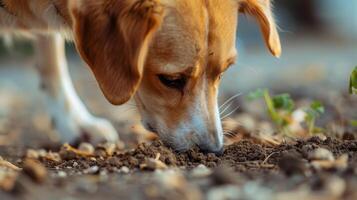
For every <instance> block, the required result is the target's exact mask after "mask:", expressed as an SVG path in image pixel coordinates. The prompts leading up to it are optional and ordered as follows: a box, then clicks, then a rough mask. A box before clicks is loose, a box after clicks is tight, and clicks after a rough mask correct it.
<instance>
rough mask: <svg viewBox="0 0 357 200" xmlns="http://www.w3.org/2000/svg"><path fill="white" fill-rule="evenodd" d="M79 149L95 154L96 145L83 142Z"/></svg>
mask: <svg viewBox="0 0 357 200" xmlns="http://www.w3.org/2000/svg"><path fill="white" fill-rule="evenodd" d="M78 150H80V151H82V152H85V153H88V154H93V153H94V147H93V145H91V144H89V143H86V142H83V143H81V144H80V145H79V147H78Z"/></svg>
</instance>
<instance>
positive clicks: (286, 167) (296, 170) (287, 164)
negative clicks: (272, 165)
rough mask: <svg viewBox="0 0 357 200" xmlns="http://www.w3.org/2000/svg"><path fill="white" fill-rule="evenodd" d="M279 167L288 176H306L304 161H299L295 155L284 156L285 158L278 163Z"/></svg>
mask: <svg viewBox="0 0 357 200" xmlns="http://www.w3.org/2000/svg"><path fill="white" fill-rule="evenodd" d="M278 166H279V167H280V169H281V170H283V171H284V173H285V174H286V175H288V176H291V175H294V174H304V173H305V169H306V167H305V165H304V163H303V162H302V160H300V159H298V158H297V157H296V156H294V155H289V154H288V155H283V157H282V158H281V159H280V160H279V162H278Z"/></svg>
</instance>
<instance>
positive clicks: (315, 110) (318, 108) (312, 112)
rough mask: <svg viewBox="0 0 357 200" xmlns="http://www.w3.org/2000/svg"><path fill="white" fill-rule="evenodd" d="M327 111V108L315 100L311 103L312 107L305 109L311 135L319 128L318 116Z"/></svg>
mask: <svg viewBox="0 0 357 200" xmlns="http://www.w3.org/2000/svg"><path fill="white" fill-rule="evenodd" d="M324 112H325V108H324V107H323V105H322V103H321V102H319V101H314V102H312V103H311V105H310V107H309V108H308V109H306V110H305V113H306V117H305V122H306V124H307V126H308V131H309V135H312V134H314V133H315V131H316V130H318V128H316V126H315V121H316V118H318V117H320V116H321V115H322V114H323V113H324Z"/></svg>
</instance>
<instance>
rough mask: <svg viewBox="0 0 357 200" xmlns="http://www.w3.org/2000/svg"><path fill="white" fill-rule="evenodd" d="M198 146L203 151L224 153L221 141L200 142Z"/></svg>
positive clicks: (218, 154) (217, 153)
mask: <svg viewBox="0 0 357 200" xmlns="http://www.w3.org/2000/svg"><path fill="white" fill-rule="evenodd" d="M199 148H200V149H201V151H202V152H204V153H214V154H216V155H217V156H221V155H223V153H224V147H223V144H222V143H213V144H207V143H204V144H201V145H199Z"/></svg>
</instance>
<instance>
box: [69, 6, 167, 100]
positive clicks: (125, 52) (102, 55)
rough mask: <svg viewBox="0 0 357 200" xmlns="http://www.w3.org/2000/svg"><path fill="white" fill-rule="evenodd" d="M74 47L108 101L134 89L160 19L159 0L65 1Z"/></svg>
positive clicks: (130, 95) (128, 95)
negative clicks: (70, 17)
mask: <svg viewBox="0 0 357 200" xmlns="http://www.w3.org/2000/svg"><path fill="white" fill-rule="evenodd" d="M69 8H70V12H71V16H72V26H73V32H74V41H75V44H76V47H77V49H78V51H79V53H80V55H81V57H82V58H83V59H84V61H85V62H86V63H87V64H88V65H89V67H90V68H91V70H92V71H93V74H94V76H95V78H96V79H97V81H98V84H99V86H100V88H101V90H102V92H103V94H104V95H105V97H106V98H107V99H108V101H109V102H111V103H112V104H115V105H119V104H123V103H125V102H127V101H128V100H129V99H130V98H131V97H132V95H133V94H134V93H135V91H136V89H137V88H138V86H139V84H140V81H141V78H142V73H143V67H144V64H145V59H146V55H147V51H148V46H149V44H150V41H151V39H152V37H153V34H154V33H155V32H156V31H157V29H158V27H159V26H160V24H161V21H162V19H163V8H162V6H161V4H160V3H159V0H96V1H92V0H73V1H69Z"/></svg>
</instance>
